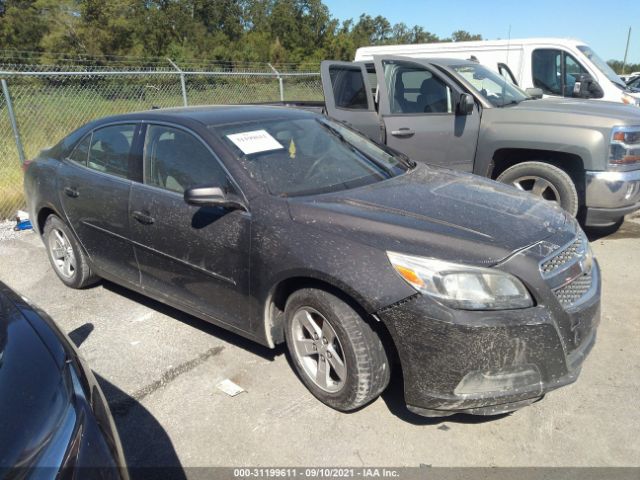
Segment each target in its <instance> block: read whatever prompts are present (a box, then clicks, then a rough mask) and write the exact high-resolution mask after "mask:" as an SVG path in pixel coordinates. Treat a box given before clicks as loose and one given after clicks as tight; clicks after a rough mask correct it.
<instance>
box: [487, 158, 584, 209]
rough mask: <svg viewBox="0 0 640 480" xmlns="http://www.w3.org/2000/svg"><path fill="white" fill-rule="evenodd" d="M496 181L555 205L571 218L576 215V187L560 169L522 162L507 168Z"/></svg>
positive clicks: (544, 164) (577, 204)
mask: <svg viewBox="0 0 640 480" xmlns="http://www.w3.org/2000/svg"><path fill="white" fill-rule="evenodd" d="M497 180H498V181H499V182H503V183H508V184H509V185H513V186H514V187H516V188H517V189H518V190H522V191H525V192H529V193H532V194H534V195H536V196H538V197H540V198H543V199H544V200H547V201H549V202H554V203H557V204H559V205H560V206H561V207H562V208H564V209H565V210H566V211H567V212H569V214H570V215H571V216H573V217H575V216H576V215H577V214H578V207H579V202H578V191H577V190H576V185H575V183H573V180H572V179H571V177H570V176H569V175H568V174H567V172H565V171H564V170H562V169H561V168H558V167H555V166H553V165H550V164H548V163H543V162H523V163H519V164H517V165H514V166H513V167H510V168H507V169H506V170H505V171H504V172H502V173H501V174H500V175H499V176H498V178H497Z"/></svg>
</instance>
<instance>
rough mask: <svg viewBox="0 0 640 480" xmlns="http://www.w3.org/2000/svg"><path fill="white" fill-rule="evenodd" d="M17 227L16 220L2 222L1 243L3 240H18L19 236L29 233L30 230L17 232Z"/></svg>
mask: <svg viewBox="0 0 640 480" xmlns="http://www.w3.org/2000/svg"><path fill="white" fill-rule="evenodd" d="M15 226H16V222H15V220H0V242H1V241H3V240H11V239H13V238H18V236H19V235H21V234H24V233H25V232H28V230H25V231H22V232H16V231H15V230H14V229H13V228H14V227H15Z"/></svg>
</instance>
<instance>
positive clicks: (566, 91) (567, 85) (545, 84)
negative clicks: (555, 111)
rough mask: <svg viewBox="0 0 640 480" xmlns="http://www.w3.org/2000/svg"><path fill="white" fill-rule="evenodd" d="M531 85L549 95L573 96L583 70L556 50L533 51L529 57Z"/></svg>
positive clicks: (577, 63)
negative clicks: (531, 74) (531, 75)
mask: <svg viewBox="0 0 640 480" xmlns="http://www.w3.org/2000/svg"><path fill="white" fill-rule="evenodd" d="M531 68H532V73H533V85H534V86H535V87H537V88H541V89H542V91H543V92H544V93H547V94H549V95H561V96H563V97H571V96H573V88H574V86H575V84H576V82H577V81H578V80H579V78H580V75H582V74H584V73H587V71H586V70H585V68H584V67H583V66H582V65H581V64H580V62H578V61H577V60H576V59H575V58H574V57H573V56H571V55H570V54H568V53H566V52H564V51H562V50H557V49H547V48H545V49H538V50H534V51H533V53H532V57H531Z"/></svg>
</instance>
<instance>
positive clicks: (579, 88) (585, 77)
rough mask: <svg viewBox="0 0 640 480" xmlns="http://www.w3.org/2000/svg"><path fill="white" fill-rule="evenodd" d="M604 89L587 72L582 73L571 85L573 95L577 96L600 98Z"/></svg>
mask: <svg viewBox="0 0 640 480" xmlns="http://www.w3.org/2000/svg"><path fill="white" fill-rule="evenodd" d="M603 95H604V91H603V90H602V87H601V86H600V84H599V83H598V82H597V81H596V80H595V79H594V78H593V77H592V76H591V75H589V74H586V73H583V74H581V75H580V77H579V78H578V81H577V82H576V83H575V85H574V86H573V96H574V97H578V98H601V97H602V96H603Z"/></svg>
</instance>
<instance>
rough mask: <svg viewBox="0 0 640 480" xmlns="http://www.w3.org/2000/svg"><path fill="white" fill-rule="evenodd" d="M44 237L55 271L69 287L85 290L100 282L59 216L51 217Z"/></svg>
mask: <svg viewBox="0 0 640 480" xmlns="http://www.w3.org/2000/svg"><path fill="white" fill-rule="evenodd" d="M42 237H43V238H42V239H43V241H44V245H45V247H46V248H47V255H48V257H49V261H50V262H51V266H52V267H53V271H54V272H56V275H57V276H58V278H59V279H60V280H61V281H62V283H64V284H65V285H66V286H67V287H71V288H85V287H88V286H89V285H92V284H94V283H96V282H97V281H98V277H97V276H96V275H94V274H93V273H92V272H91V268H90V267H89V262H88V260H87V256H86V255H85V254H84V252H83V251H82V248H80V245H79V244H78V242H77V241H76V237H75V236H74V235H73V233H72V232H71V229H70V228H69V227H68V226H67V225H66V224H65V223H64V222H63V221H62V220H61V219H60V218H59V217H58V216H57V215H49V217H48V218H47V221H46V222H45V224H44V229H43V234H42Z"/></svg>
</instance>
